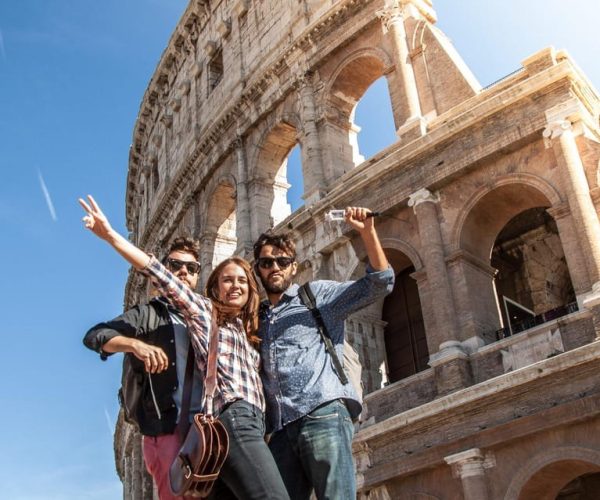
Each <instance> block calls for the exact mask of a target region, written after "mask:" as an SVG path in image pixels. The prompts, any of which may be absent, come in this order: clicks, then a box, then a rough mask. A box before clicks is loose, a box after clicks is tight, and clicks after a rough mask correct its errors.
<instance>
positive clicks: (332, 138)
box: [320, 47, 392, 180]
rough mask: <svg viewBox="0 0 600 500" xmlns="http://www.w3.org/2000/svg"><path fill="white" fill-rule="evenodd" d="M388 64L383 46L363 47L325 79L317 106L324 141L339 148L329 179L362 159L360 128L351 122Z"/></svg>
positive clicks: (389, 60) (384, 72)
mask: <svg viewBox="0 0 600 500" xmlns="http://www.w3.org/2000/svg"><path fill="white" fill-rule="evenodd" d="M391 65H392V62H391V59H390V57H389V56H388V54H387V53H386V52H385V51H384V50H383V49H381V48H378V47H369V48H362V49H359V50H356V51H354V52H352V53H351V54H349V55H348V56H347V57H345V58H344V59H343V60H342V61H341V62H340V63H339V64H338V65H337V66H336V68H335V69H334V70H333V72H332V74H331V77H330V78H329V79H328V82H327V84H326V86H325V90H324V92H323V94H322V95H321V106H320V107H321V109H322V110H323V112H324V117H325V121H324V128H325V133H326V136H327V142H328V143H330V144H336V146H337V150H338V151H337V154H336V159H335V162H333V160H332V159H331V160H330V163H331V168H332V172H330V173H329V174H328V175H329V177H331V179H329V180H334V179H335V178H336V177H337V176H338V175H341V174H343V173H344V172H347V171H348V170H351V169H352V168H353V167H355V166H356V165H358V164H360V163H362V162H363V161H364V158H363V157H362V155H361V154H360V151H359V148H358V132H359V131H360V128H359V127H358V126H356V125H355V123H354V112H355V110H356V105H357V104H358V102H359V101H360V99H361V98H362V96H363V95H364V94H365V92H366V91H367V89H368V88H369V87H370V86H371V85H372V84H373V83H374V82H375V81H376V80H377V79H378V78H380V77H382V76H384V75H386V73H387V69H388V68H389V67H391Z"/></svg>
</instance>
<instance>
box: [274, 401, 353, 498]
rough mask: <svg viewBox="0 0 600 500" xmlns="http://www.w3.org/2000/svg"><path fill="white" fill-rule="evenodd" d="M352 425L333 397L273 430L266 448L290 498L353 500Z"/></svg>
mask: <svg viewBox="0 0 600 500" xmlns="http://www.w3.org/2000/svg"><path fill="white" fill-rule="evenodd" d="M353 435H354V425H353V424H352V419H351V418H350V414H349V413H348V409H347V408H346V405H345V404H344V403H343V402H342V401H340V400H339V399H336V400H335V401H330V402H329V403H326V404H324V405H322V406H319V407H318V408H317V409H315V410H313V411H312V412H311V413H309V414H308V415H306V416H304V417H302V418H300V419H298V420H296V421H294V422H292V423H290V424H288V425H286V426H285V427H284V428H283V429H281V430H279V431H277V432H275V433H274V434H273V436H272V437H271V440H270V441H269V448H270V449H271V451H272V452H273V457H274V458H275V461H276V462H277V465H278V467H279V471H280V472H281V477H282V478H283V482H284V483H285V485H286V487H287V490H288V492H289V494H290V497H291V498H292V500H307V499H309V498H310V495H311V493H312V491H313V489H314V492H315V494H316V496H317V498H318V499H319V500H324V499H330V500H354V499H355V498H356V479H355V477H354V463H353V461H352V437H353Z"/></svg>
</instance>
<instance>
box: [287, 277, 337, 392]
mask: <svg viewBox="0 0 600 500" xmlns="http://www.w3.org/2000/svg"><path fill="white" fill-rule="evenodd" d="M298 295H299V297H300V300H301V301H302V303H303V304H304V305H305V306H306V308H307V309H308V310H309V311H310V312H311V313H312V315H313V317H314V318H315V321H316V322H317V326H318V327H319V334H320V335H321V339H322V340H323V343H324V344H325V350H326V351H327V352H328V353H329V355H330V356H331V361H333V366H334V368H335V372H336V374H337V376H338V378H339V379H340V382H341V383H342V384H343V385H346V384H347V383H348V377H346V372H345V371H344V368H343V367H342V363H340V358H338V355H337V353H336V352H335V348H334V347H333V343H332V342H331V337H330V336H329V332H328V331H327V327H326V326H325V321H324V320H323V316H321V311H319V308H318V307H317V302H316V300H315V296H314V294H313V292H312V290H311V289H310V283H309V282H307V283H304V285H302V286H301V287H300V288H299V289H298Z"/></svg>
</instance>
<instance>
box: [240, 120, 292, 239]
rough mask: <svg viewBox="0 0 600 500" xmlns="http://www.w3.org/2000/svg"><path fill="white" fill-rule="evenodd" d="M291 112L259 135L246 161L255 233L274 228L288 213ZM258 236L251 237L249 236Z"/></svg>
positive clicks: (272, 123)
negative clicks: (248, 171)
mask: <svg viewBox="0 0 600 500" xmlns="http://www.w3.org/2000/svg"><path fill="white" fill-rule="evenodd" d="M298 130H299V120H298V117H297V115H296V114H294V113H279V114H278V115H277V116H275V118H273V119H272V120H271V121H270V123H269V124H268V125H267V126H266V127H265V129H264V130H263V131H262V133H261V134H260V138H259V140H258V147H256V148H255V150H254V151H253V154H252V156H251V161H250V176H249V193H248V195H249V197H250V199H252V200H254V207H253V210H252V217H253V218H254V222H255V223H254V224H253V227H255V228H257V231H258V233H261V232H263V230H266V229H268V228H269V227H274V226H276V225H277V224H279V223H280V222H281V221H283V220H284V219H285V218H286V217H287V216H288V215H290V214H291V207H290V205H289V204H288V202H287V196H286V195H287V190H288V189H289V187H290V185H289V183H288V180H287V157H288V155H289V153H290V151H291V150H292V149H293V148H294V146H295V145H296V144H297V143H298V142H299V139H298ZM256 236H258V234H256V235H253V237H256Z"/></svg>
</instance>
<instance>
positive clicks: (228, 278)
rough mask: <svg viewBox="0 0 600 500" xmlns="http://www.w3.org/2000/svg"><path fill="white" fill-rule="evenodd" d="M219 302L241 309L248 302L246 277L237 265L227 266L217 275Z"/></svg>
mask: <svg viewBox="0 0 600 500" xmlns="http://www.w3.org/2000/svg"><path fill="white" fill-rule="evenodd" d="M218 284H219V300H220V301H221V302H222V303H223V304H225V305H226V306H231V307H234V308H236V309H240V310H241V309H242V308H243V307H244V306H245V305H246V302H248V276H246V272H245V271H244V270H243V269H242V268H241V267H240V266H238V265H237V264H235V263H233V262H232V263H230V264H227V265H226V266H225V267H224V268H223V269H222V270H221V273H220V274H219V280H218Z"/></svg>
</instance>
